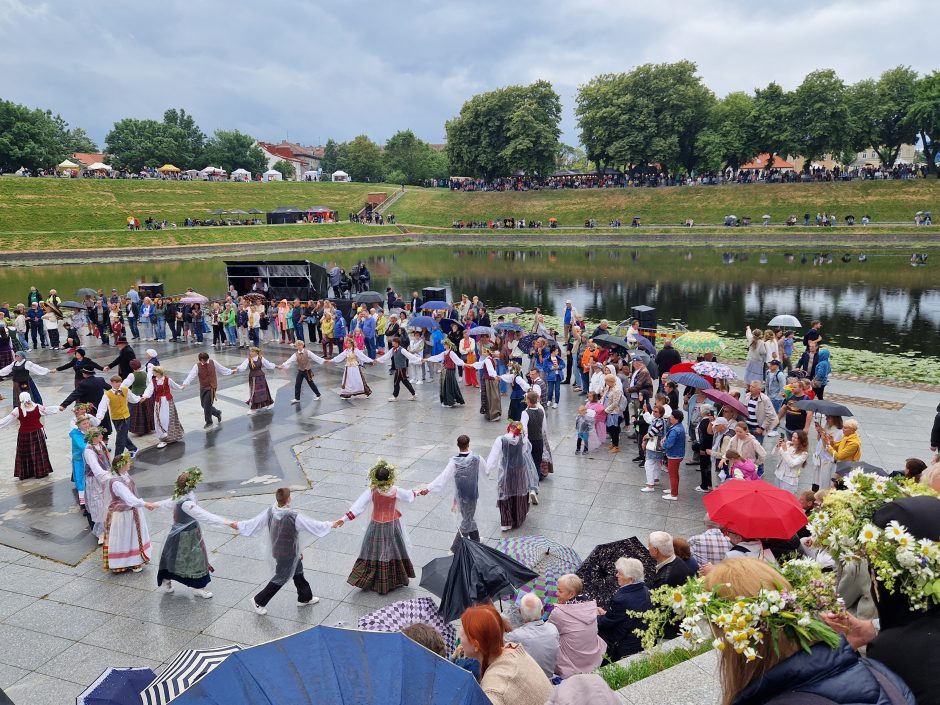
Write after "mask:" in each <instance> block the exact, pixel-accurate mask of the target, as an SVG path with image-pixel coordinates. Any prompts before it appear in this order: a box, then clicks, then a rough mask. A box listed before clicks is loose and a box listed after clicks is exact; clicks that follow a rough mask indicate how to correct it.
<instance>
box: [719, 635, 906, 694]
mask: <svg viewBox="0 0 940 705" xmlns="http://www.w3.org/2000/svg"><path fill="white" fill-rule="evenodd" d="M875 669H877V670H878V671H880V672H881V673H882V674H884V675H885V676H886V677H887V678H888V679H889V680H891V681H893V682H894V684H895V685H896V686H897V687H898V689H899V690H900V691H901V694H902V695H903V696H904V697H905V698H906V699H907V702H908V703H910V705H914V696H913V695H911V691H910V690H908V688H907V686H906V685H905V684H904V682H903V681H902V680H901V679H900V678H898V677H897V676H896V675H895V674H894V673H892V672H891V671H889V670H888V669H887V667H886V666H884V665H883V664H880V663H878V662H877V661H870V660H867V659H863V658H862V657H861V656H859V655H858V653H856V652H855V651H854V650H853V649H852V647H850V646H849V645H848V644H847V643H846V642H845V641H844V640H843V642H842V644H841V645H839V647H838V648H835V649H830V648H829V647H828V646H826V645H825V644H816V645H814V646H813V647H812V653H806V652H805V651H798V652H796V653H795V654H794V655H793V656H791V657H790V658H788V659H787V660H785V661H782V662H781V663H778V664H777V665H776V666H774V667H773V668H771V669H770V670H769V671H768V672H767V673H766V674H764V677H763V678H761V679H758V680H756V681H754V682H753V683H751V684H750V685H749V686H748V687H747V688H745V689H744V690H743V691H741V693H740V694H739V695H738V697H737V698H735V700H734V705H762V704H763V703H766V702H768V701H770V700H772V699H774V698H777V697H779V696H783V697H782V698H781V699H780V700H779V701H778V702H780V704H781V705H784V704H785V703H786V702H787V700H788V698H787V697H786V696H787V695H788V694H793V695H792V698H793V702H794V703H796V702H800V700H799V699H798V698H799V696H798V695H797V694H798V693H811V694H813V695H817V696H819V697H822V698H827V699H829V700H831V701H832V702H834V703H838V704H839V705H891V701H890V700H889V698H888V695H887V694H886V693H885V691H884V689H883V688H882V686H881V684H880V683H879V682H878V681H877V680H876V678H875V676H874V675H872V670H875Z"/></svg>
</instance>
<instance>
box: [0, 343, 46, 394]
mask: <svg viewBox="0 0 940 705" xmlns="http://www.w3.org/2000/svg"><path fill="white" fill-rule="evenodd" d="M55 372H56V371H55V370H49V369H47V368H45V367H42V366H41V365H37V364H36V363H35V362H30V361H29V360H27V359H26V351H25V350H17V351H16V352H15V353H13V362H11V363H10V364H9V365H7V366H6V367H4V368H3V369H2V370H0V377H6V376H9V377H10V378H12V380H13V403H14V404H16V403H17V400H18V399H19V398H20V393H21V392H29V395H30V397H32V400H33V401H34V402H35V403H36V404H42V396H41V395H40V394H39V388H38V387H37V386H36V382H34V381H33V378H32V377H31V374H33V375H48V374H55Z"/></svg>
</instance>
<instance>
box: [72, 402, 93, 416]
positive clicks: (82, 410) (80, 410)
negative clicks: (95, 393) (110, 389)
mask: <svg viewBox="0 0 940 705" xmlns="http://www.w3.org/2000/svg"><path fill="white" fill-rule="evenodd" d="M93 413H95V405H94V404H91V403H88V402H83V403H81V404H76V405H75V415H76V416H81V415H83V414H93Z"/></svg>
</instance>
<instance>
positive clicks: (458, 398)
mask: <svg viewBox="0 0 940 705" xmlns="http://www.w3.org/2000/svg"><path fill="white" fill-rule="evenodd" d="M444 347H445V348H447V349H446V350H445V351H444V352H442V353H441V354H440V355H432V356H431V357H429V358H427V361H428V362H440V363H442V364H443V366H444V374H443V376H442V377H441V394H440V396H441V406H447V407H454V406H457V405H460V406H463V405H464V404H465V403H466V402H464V399H463V393H462V392H461V391H460V385H459V384H457V368H458V367H459V368H464V366H465V363H464V361H463V360H462V359H460V356H459V355H458V354H457V353H455V352H454V344H453V342H451V341H450V340H449V339H448V340H445V341H444ZM471 364H472V363H471ZM474 374H475V373H474Z"/></svg>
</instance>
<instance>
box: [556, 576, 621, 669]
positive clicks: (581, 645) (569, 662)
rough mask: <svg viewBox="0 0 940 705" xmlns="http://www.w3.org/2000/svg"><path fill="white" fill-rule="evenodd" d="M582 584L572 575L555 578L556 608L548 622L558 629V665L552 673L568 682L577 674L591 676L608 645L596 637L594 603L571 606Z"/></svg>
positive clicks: (599, 663)
mask: <svg viewBox="0 0 940 705" xmlns="http://www.w3.org/2000/svg"><path fill="white" fill-rule="evenodd" d="M583 589H584V583H583V582H582V581H581V578H579V577H578V576H577V575H575V574H574V573H567V574H565V575H562V576H561V577H559V578H558V586H557V588H556V594H557V596H558V604H556V605H555V609H553V610H552V614H551V616H550V617H549V618H548V623H549V624H554V625H555V627H557V629H558V634H559V636H560V641H559V644H558V661H557V663H556V664H555V673H557V674H558V675H559V676H561V677H562V678H569V677H571V676H573V675H575V674H578V673H592V672H593V671H594V670H595V669H596V668H597V667H598V666H600V665H601V662H602V661H603V660H604V652H605V651H606V650H607V643H606V642H605V641H604V640H603V639H601V638H600V637H599V636H598V635H597V603H596V602H595V601H594V600H584V601H579V602H572V600H574V598H576V597H577V596H578V595H579V594H580V592H581V590H583Z"/></svg>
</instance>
